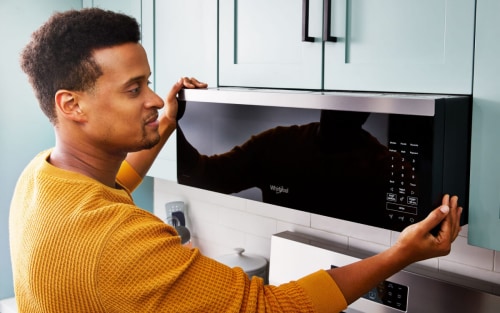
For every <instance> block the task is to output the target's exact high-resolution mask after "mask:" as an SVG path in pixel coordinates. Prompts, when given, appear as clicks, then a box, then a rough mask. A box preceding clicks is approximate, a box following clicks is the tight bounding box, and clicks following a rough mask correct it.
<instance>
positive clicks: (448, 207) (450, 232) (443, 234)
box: [431, 195, 462, 243]
mask: <svg viewBox="0 0 500 313" xmlns="http://www.w3.org/2000/svg"><path fill="white" fill-rule="evenodd" d="M438 209H439V212H440V214H437V215H441V217H442V223H441V226H440V230H439V232H438V233H437V236H436V238H437V239H438V240H439V241H440V242H444V243H446V242H449V243H452V242H453V241H454V240H455V239H456V238H457V237H458V234H459V233H460V229H461V227H460V215H461V214H462V207H460V206H458V197H457V196H452V197H450V196H449V195H444V196H443V201H442V205H441V206H440V207H439V208H438ZM436 211H437V210H435V211H434V212H436ZM434 212H433V213H434ZM431 214H432V213H431Z"/></svg>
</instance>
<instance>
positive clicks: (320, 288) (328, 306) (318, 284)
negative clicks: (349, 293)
mask: <svg viewBox="0 0 500 313" xmlns="http://www.w3.org/2000/svg"><path fill="white" fill-rule="evenodd" d="M297 283H298V284H299V285H300V286H301V287H302V288H304V290H305V292H306V293H307V295H308V296H309V298H310V299H311V301H312V302H313V305H314V308H315V310H316V312H319V313H320V312H340V311H342V310H344V309H345V308H346V307H347V302H346V300H345V298H344V295H343V294H342V292H341V291H340V289H339V287H338V286H337V284H336V283H335V281H334V280H333V279H332V277H331V276H330V275H329V274H328V273H327V272H326V271H324V270H321V271H317V272H315V273H313V274H310V275H308V276H305V277H303V278H301V279H299V280H298V281H297Z"/></svg>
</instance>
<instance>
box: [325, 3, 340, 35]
mask: <svg viewBox="0 0 500 313" xmlns="http://www.w3.org/2000/svg"><path fill="white" fill-rule="evenodd" d="M323 10H324V11H323V23H324V24H323V41H329V42H337V39H338V38H337V37H335V36H332V35H331V33H330V28H331V26H332V0H324V2H323Z"/></svg>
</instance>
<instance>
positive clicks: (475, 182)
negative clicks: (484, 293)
mask: <svg viewBox="0 0 500 313" xmlns="http://www.w3.org/2000/svg"><path fill="white" fill-rule="evenodd" d="M499 36H500V1H498V0H478V1H477V23H476V51H475V65H474V96H473V107H472V111H473V112H474V114H473V115H472V141H471V145H472V147H471V173H470V201H469V203H470V207H469V233H468V235H469V244H471V245H476V246H480V247H483V248H487V249H492V250H497V251H500V163H499V162H498V159H499V155H500V140H498V134H499V133H500V125H499V123H498V121H500V88H498V77H499V73H500V59H499V55H500V42H499V41H498V38H499ZM497 254H498V252H497ZM498 261H500V258H498V255H497V264H499V262H498ZM497 271H498V270H497Z"/></svg>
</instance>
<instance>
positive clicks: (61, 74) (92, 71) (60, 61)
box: [20, 8, 140, 125]
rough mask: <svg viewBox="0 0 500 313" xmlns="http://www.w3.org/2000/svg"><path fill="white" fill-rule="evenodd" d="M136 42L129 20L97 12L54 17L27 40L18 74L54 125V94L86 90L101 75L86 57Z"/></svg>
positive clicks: (137, 36)
mask: <svg viewBox="0 0 500 313" xmlns="http://www.w3.org/2000/svg"><path fill="white" fill-rule="evenodd" d="M139 40H140V28H139V24H138V23H137V21H136V20H135V19H134V18H133V17H130V16H127V15H124V14H120V13H116V12H112V11H105V10H102V9H98V8H88V9H82V10H70V11H66V12H57V13H55V14H54V15H52V17H51V18H50V19H49V20H48V21H47V22H46V23H45V24H43V25H42V26H41V27H40V28H39V29H38V30H36V31H35V32H34V33H33V34H32V36H31V41H30V42H29V43H28V44H27V45H26V47H25V48H24V49H23V51H22V53H21V60H20V63H21V68H22V70H23V71H24V72H25V73H26V74H27V75H28V77H29V81H30V83H31V85H32V86H33V89H34V92H35V95H36V97H37V99H38V102H39V104H40V107H41V109H42V111H43V112H44V113H45V115H46V116H47V117H48V118H49V120H50V122H51V123H52V124H54V125H55V124H56V123H57V118H56V112H55V100H54V97H55V93H56V92H57V91H58V90H60V89H68V90H75V91H87V90H91V89H92V88H93V87H94V85H95V82H96V80H97V79H98V78H99V76H101V75H102V71H101V69H100V67H99V66H98V64H97V63H96V62H95V60H94V59H93V56H92V53H93V52H94V51H95V50H96V49H100V48H106V47H112V46H116V45H120V44H124V43H128V42H135V43H138V42H139Z"/></svg>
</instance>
